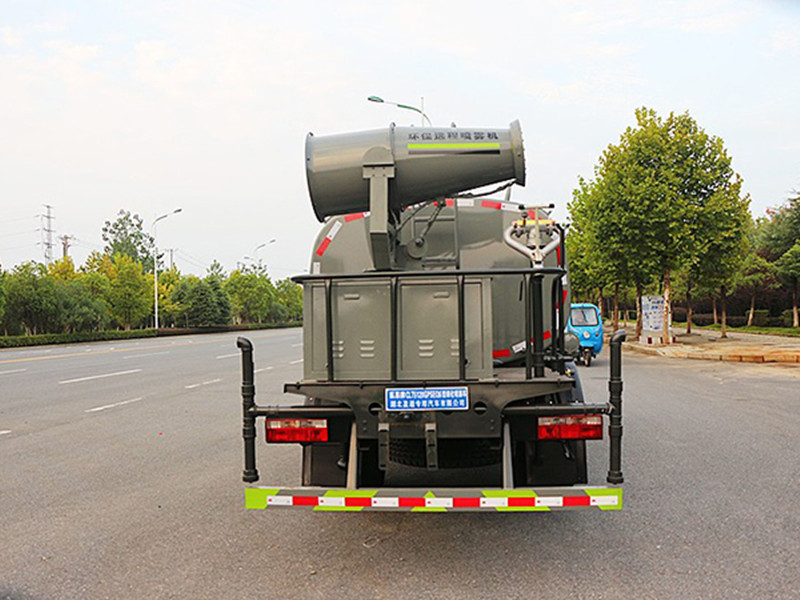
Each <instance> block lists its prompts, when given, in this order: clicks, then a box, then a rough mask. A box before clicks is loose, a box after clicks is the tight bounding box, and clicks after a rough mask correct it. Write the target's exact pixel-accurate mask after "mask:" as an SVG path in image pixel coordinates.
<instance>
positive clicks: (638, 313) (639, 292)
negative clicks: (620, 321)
mask: <svg viewBox="0 0 800 600" xmlns="http://www.w3.org/2000/svg"><path fill="white" fill-rule="evenodd" d="M640 335H642V284H641V283H637V284H636V336H635V337H636V339H637V341H638V339H639V336H640Z"/></svg>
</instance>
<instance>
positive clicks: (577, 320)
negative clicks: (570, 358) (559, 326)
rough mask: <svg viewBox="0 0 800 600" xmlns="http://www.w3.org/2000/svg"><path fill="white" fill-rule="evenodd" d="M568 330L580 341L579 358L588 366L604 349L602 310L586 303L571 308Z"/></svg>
mask: <svg viewBox="0 0 800 600" xmlns="http://www.w3.org/2000/svg"><path fill="white" fill-rule="evenodd" d="M567 330H568V331H570V332H572V333H574V334H575V335H576V336H577V337H578V339H579V340H580V349H579V355H578V358H579V359H580V360H582V361H583V362H584V364H586V365H587V366H588V365H589V363H590V362H591V359H592V358H594V357H596V356H597V355H599V354H600V351H601V350H602V349H603V319H602V317H601V315H600V309H599V308H597V307H596V306H595V305H594V304H590V303H588V302H584V303H581V304H573V305H571V306H570V311H569V321H568V322H567Z"/></svg>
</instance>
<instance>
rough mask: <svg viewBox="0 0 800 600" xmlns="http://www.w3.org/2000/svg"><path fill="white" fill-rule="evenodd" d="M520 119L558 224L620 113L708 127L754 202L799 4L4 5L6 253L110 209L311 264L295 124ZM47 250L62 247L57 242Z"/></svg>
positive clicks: (790, 97)
mask: <svg viewBox="0 0 800 600" xmlns="http://www.w3.org/2000/svg"><path fill="white" fill-rule="evenodd" d="M370 95H378V96H381V97H383V98H385V99H387V100H392V101H395V102H400V103H406V104H414V105H420V103H421V101H422V99H423V98H424V107H425V112H426V113H427V114H428V116H429V117H430V119H431V120H432V121H433V124H434V125H436V126H449V125H450V123H451V122H455V123H456V124H457V125H459V126H464V127H507V126H508V123H510V122H511V121H513V120H514V119H519V120H520V122H521V124H522V131H523V135H524V140H525V148H526V161H527V185H526V186H525V187H524V188H519V187H517V188H515V190H514V193H513V199H514V200H515V201H517V202H523V203H527V204H541V203H549V202H552V203H554V204H555V205H556V207H557V208H556V211H555V214H556V216H558V217H559V218H565V217H566V215H567V210H566V205H567V202H569V200H570V198H571V194H572V190H573V189H574V188H575V186H576V183H577V181H578V177H580V176H582V177H584V178H591V177H592V174H593V169H594V165H595V164H596V163H597V159H598V157H599V156H600V154H601V152H602V151H603V149H604V148H605V147H606V146H608V144H610V143H615V142H617V141H618V140H619V136H620V134H621V133H622V132H623V131H624V129H625V128H626V127H629V126H631V125H633V124H634V122H635V119H634V110H635V109H636V108H637V107H640V106H647V107H651V108H654V109H655V110H657V111H658V112H659V113H660V114H662V115H666V114H668V113H669V112H670V111H674V112H684V111H689V113H690V114H691V115H692V116H693V117H694V118H695V119H696V120H697V121H698V122H699V124H700V125H701V126H702V127H703V128H704V129H705V130H706V131H707V132H708V133H710V134H713V135H717V136H719V137H721V138H722V139H723V140H724V142H725V145H726V148H727V149H728V151H729V153H730V154H731V156H732V157H733V167H734V169H735V170H736V171H737V172H738V173H739V174H740V175H741V176H742V177H743V179H744V189H745V191H746V192H747V193H749V194H750V196H751V199H752V203H751V209H752V212H753V214H754V215H756V216H758V215H761V214H763V213H764V211H765V209H766V208H768V207H770V206H776V205H779V204H781V203H782V202H783V201H784V200H785V199H786V198H787V197H788V196H789V195H790V194H791V193H792V191H793V190H797V189H800V1H769V0H764V1H761V2H750V1H734V0H732V1H723V0H704V1H703V2H696V1H695V2H692V1H688V2H684V1H666V2H657V1H655V0H647V1H634V0H625V1H618V2H613V1H609V2H595V1H574V2H564V1H561V0H559V1H544V2H537V1H527V2H505V1H502V0H496V1H495V2H491V3H487V2H485V1H482V2H472V1H469V0H460V1H457V2H445V1H442V2H424V1H417V0H405V1H404V2H393V3H386V2H379V1H375V0H374V1H369V2H360V1H348V0H339V1H337V2H327V3H322V2H315V3H310V2H303V1H294V2H271V1H268V0H262V1H257V0H227V1H226V2H210V1H207V0H192V1H188V0H187V1H185V2H180V1H178V2H168V1H158V2H150V1H147V0H136V1H129V2H114V1H111V0H106V1H97V2H91V1H84V2H81V1H72V2H67V1H39V0H22V1H18V0H0V265H2V268H4V269H10V268H12V267H13V266H14V265H16V264H18V263H20V262H22V261H25V260H31V259H37V260H42V258H43V248H42V245H41V235H42V234H41V231H38V230H39V229H40V228H41V226H42V223H41V219H40V218H39V217H38V216H37V215H40V214H41V213H42V212H43V211H44V210H45V209H44V206H43V205H44V204H50V205H52V207H53V208H52V214H53V216H54V219H53V221H52V224H53V229H54V230H55V232H54V236H55V237H58V236H62V235H69V236H73V238H74V239H73V240H72V245H71V246H70V248H69V253H70V255H71V256H72V257H73V259H74V260H75V262H76V263H78V264H80V263H81V262H83V260H84V259H85V258H86V256H87V255H88V254H89V253H90V252H91V251H93V250H100V249H102V246H103V241H102V239H101V229H102V226H103V224H104V222H105V221H107V220H113V219H114V218H115V217H116V215H117V213H118V212H119V211H120V210H121V209H124V210H128V211H131V212H132V213H136V214H139V215H140V216H141V217H142V218H143V219H144V222H145V227H146V228H147V229H149V228H150V227H151V224H152V221H153V220H154V218H155V217H156V216H158V215H161V214H164V213H168V212H171V211H173V210H174V209H176V208H181V209H182V210H181V212H180V213H179V214H176V215H172V216H170V217H169V218H167V219H165V220H163V221H161V222H159V224H158V229H157V234H158V235H157V237H158V245H159V247H160V248H173V249H175V252H174V253H173V256H174V259H175V262H176V264H177V265H178V267H179V268H180V269H181V271H182V272H186V273H195V274H203V273H204V272H205V269H206V268H207V266H208V265H209V264H210V263H211V262H212V261H213V260H215V259H216V260H219V261H220V262H221V263H222V265H223V266H224V267H225V268H226V269H228V270H230V269H233V268H235V267H236V265H237V263H239V262H243V261H245V262H246V259H245V258H244V257H245V256H252V255H253V254H254V250H255V249H256V248H257V247H258V246H259V245H261V244H263V243H265V242H268V241H270V240H272V239H274V240H275V242H274V243H272V244H269V245H267V246H265V247H263V248H261V249H260V250H259V251H258V253H257V257H256V258H259V259H261V260H262V261H263V263H264V264H266V265H267V268H268V270H269V271H270V274H271V275H272V276H273V277H277V278H283V277H287V276H289V275H292V274H297V273H300V272H304V271H306V270H307V268H308V264H309V260H310V256H311V252H312V245H313V242H314V240H315V238H316V235H317V233H318V231H319V228H320V224H319V223H318V222H317V221H316V219H315V217H314V215H313V212H312V210H311V204H310V200H309V197H308V190H307V187H306V180H305V167H304V145H305V136H306V134H307V133H308V132H314V134H315V135H326V134H333V133H341V132H346V131H359V130H367V129H376V128H381V127H387V126H388V125H389V124H390V123H391V122H395V123H397V124H398V125H410V124H416V125H419V116H418V115H416V114H415V113H413V112H411V111H407V110H402V109H398V108H396V107H393V106H390V105H386V104H384V105H380V104H376V103H371V102H367V100H366V98H367V96H370ZM54 253H55V256H56V257H60V256H61V244H60V243H58V244H57V246H56V248H55V250H54Z"/></svg>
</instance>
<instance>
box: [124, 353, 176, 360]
mask: <svg viewBox="0 0 800 600" xmlns="http://www.w3.org/2000/svg"><path fill="white" fill-rule="evenodd" d="M164 354H170V353H169V352H149V353H147V354H134V355H133V356H123V357H122V359H123V360H128V359H129V358H144V357H145V356H163V355H164Z"/></svg>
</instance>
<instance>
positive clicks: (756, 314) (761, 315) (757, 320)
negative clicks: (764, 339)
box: [752, 309, 769, 327]
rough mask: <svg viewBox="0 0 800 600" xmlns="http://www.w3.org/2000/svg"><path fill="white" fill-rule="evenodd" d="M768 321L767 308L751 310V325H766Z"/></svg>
mask: <svg viewBox="0 0 800 600" xmlns="http://www.w3.org/2000/svg"><path fill="white" fill-rule="evenodd" d="M768 322H769V310H767V309H762V310H754V311H753V323H752V324H753V325H755V326H756V327H766V326H767V323H768Z"/></svg>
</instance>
